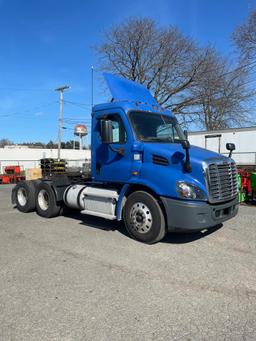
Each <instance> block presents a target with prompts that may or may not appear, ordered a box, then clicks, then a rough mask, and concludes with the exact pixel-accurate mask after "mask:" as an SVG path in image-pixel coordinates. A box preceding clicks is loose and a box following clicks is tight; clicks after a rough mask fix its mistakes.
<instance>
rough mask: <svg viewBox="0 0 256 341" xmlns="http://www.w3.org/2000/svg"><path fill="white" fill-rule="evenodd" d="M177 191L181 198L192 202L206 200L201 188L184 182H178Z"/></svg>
mask: <svg viewBox="0 0 256 341" xmlns="http://www.w3.org/2000/svg"><path fill="white" fill-rule="evenodd" d="M176 191H177V193H178V195H179V197H180V198H182V199H190V200H206V199H207V198H206V196H205V194H204V192H203V191H202V190H201V188H199V187H197V186H196V185H193V184H190V183H188V182H184V181H177V183H176Z"/></svg>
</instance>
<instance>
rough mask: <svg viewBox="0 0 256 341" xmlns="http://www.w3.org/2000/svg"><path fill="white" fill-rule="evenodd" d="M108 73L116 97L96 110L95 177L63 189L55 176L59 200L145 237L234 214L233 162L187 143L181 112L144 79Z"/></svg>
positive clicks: (144, 239) (205, 224) (145, 239)
mask: <svg viewBox="0 0 256 341" xmlns="http://www.w3.org/2000/svg"><path fill="white" fill-rule="evenodd" d="M105 79H106V82H107V84H108V87H109V89H110V91H111V94H112V100H111V101H110V102H109V103H105V104H100V105H96V106H94V107H93V110H92V129H91V153H92V154H91V177H90V179H88V180H87V181H85V182H83V183H80V184H75V185H74V184H70V183H69V182H68V181H67V182H66V183H65V185H64V186H62V190H60V189H58V187H60V186H56V185H55V184H54V183H53V184H51V186H52V187H53V188H54V189H53V192H54V193H55V196H56V202H57V204H58V203H60V202H64V203H65V205H67V206H69V207H72V208H75V209H79V210H81V212H82V213H84V214H91V215H96V216H101V217H104V218H106V219H117V220H124V222H125V226H126V228H127V230H128V232H129V234H130V235H131V236H132V237H133V238H135V239H137V240H139V241H142V242H146V243H155V242H157V241H159V240H161V239H162V238H163V237H164V236H165V234H166V233H167V232H172V231H192V230H194V231H195V230H197V231H198V230H203V229H206V228H210V227H213V226H215V225H217V224H220V223H222V222H224V221H225V220H228V219H230V218H232V217H234V216H235V215H236V214H237V211H238V202H237V170H236V165H235V162H234V161H233V160H232V159H231V158H230V157H225V156H222V155H220V154H217V153H215V152H211V151H208V150H205V149H202V148H198V147H195V146H190V145H189V142H188V141H187V137H186V135H185V133H184V132H183V130H182V128H181V126H180V125H179V123H178V121H177V119H176V117H175V116H174V115H173V114H172V113H171V111H169V110H165V109H164V108H162V107H161V106H160V105H158V104H157V102H156V101H155V99H154V98H153V97H152V95H151V94H150V92H149V91H148V90H147V89H146V88H144V87H143V86H142V85H140V84H137V83H134V82H132V81H129V80H126V79H123V78H119V77H116V76H114V75H111V74H105ZM37 187H38V184H37ZM39 187H40V186H39ZM63 188H64V189H63ZM44 190H45V188H44ZM60 191H62V192H61V194H60ZM36 192H37V194H35V197H36V198H37V196H38V195H39V194H38V193H40V190H38V189H37V190H36ZM41 199H42V195H41ZM38 205H39V204H37V206H38ZM55 211H56V210H55Z"/></svg>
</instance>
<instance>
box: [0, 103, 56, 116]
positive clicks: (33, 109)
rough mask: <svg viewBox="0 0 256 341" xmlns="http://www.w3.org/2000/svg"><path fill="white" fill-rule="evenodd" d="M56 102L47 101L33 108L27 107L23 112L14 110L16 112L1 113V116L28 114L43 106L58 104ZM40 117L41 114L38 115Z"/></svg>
mask: <svg viewBox="0 0 256 341" xmlns="http://www.w3.org/2000/svg"><path fill="white" fill-rule="evenodd" d="M56 103H58V101H52V102H49V103H46V104H42V105H40V106H36V107H34V108H31V109H26V110H24V111H23V112H14V113H7V114H0V117H11V116H16V115H27V113H29V112H33V111H36V110H40V109H42V108H46V107H49V106H51V105H53V104H56ZM38 117H40V116H38Z"/></svg>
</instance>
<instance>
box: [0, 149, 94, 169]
mask: <svg viewBox="0 0 256 341" xmlns="http://www.w3.org/2000/svg"><path fill="white" fill-rule="evenodd" d="M57 153H58V150H57V149H37V148H21V147H20V146H16V147H15V146H10V148H9V147H8V146H7V147H6V148H0V173H3V170H4V169H3V168H4V167H5V166H7V165H19V166H21V167H22V169H24V170H25V169H27V168H34V167H39V161H40V159H42V158H57ZM61 158H62V159H66V160H67V161H68V166H69V167H81V166H82V165H83V163H86V162H87V161H90V160H91V151H90V150H77V149H62V150H61Z"/></svg>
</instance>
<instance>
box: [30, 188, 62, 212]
mask: <svg viewBox="0 0 256 341" xmlns="http://www.w3.org/2000/svg"><path fill="white" fill-rule="evenodd" d="M36 211H37V214H38V215H40V216H41V217H44V218H53V217H57V216H58V215H60V211H61V206H60V205H57V203H56V198H55V194H54V192H53V190H52V188H51V186H50V185H49V184H47V183H45V182H41V183H40V184H39V185H38V186H37V191H36Z"/></svg>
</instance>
